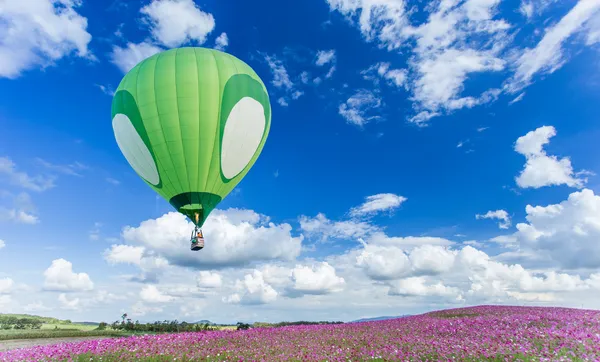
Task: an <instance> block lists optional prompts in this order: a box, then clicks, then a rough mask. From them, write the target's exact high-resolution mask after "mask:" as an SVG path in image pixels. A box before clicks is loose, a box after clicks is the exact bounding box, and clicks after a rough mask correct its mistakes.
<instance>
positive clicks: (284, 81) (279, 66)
mask: <svg viewBox="0 0 600 362" xmlns="http://www.w3.org/2000/svg"><path fill="white" fill-rule="evenodd" d="M265 60H266V61H267V64H268V65H269V68H271V73H272V74H273V81H272V83H273V85H274V86H275V87H276V88H284V89H286V90H290V89H292V88H293V86H294V83H292V81H291V80H290V76H289V75H288V72H287V70H286V69H285V66H284V65H283V62H282V61H281V60H279V59H277V58H276V57H275V56H271V55H267V56H265Z"/></svg>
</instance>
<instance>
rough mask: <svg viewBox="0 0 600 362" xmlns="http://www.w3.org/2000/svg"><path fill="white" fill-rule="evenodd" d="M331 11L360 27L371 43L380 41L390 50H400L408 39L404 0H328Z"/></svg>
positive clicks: (381, 44)
mask: <svg viewBox="0 0 600 362" xmlns="http://www.w3.org/2000/svg"><path fill="white" fill-rule="evenodd" d="M326 1H327V3H328V4H329V7H330V8H331V10H337V11H339V12H340V13H342V14H343V15H345V16H346V17H347V18H348V19H349V20H354V19H357V23H358V26H359V28H360V31H361V33H362V34H363V36H364V37H365V39H366V40H367V41H369V42H371V41H375V40H376V41H378V42H379V44H380V46H381V47H386V48H387V49H388V50H393V49H397V48H399V47H400V46H401V45H402V43H403V41H404V40H405V39H406V32H405V26H406V25H408V19H407V17H406V11H405V6H404V1H402V0H326Z"/></svg>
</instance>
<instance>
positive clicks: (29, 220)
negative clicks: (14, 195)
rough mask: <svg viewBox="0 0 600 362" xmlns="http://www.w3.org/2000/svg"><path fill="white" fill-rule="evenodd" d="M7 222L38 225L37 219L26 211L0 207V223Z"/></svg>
mask: <svg viewBox="0 0 600 362" xmlns="http://www.w3.org/2000/svg"><path fill="white" fill-rule="evenodd" d="M3 220H8V221H13V222H16V223H20V224H30V225H33V224H37V223H39V221H40V220H39V218H38V217H37V216H35V215H33V214H31V213H29V212H27V211H23V210H16V209H6V208H2V207H0V221H3Z"/></svg>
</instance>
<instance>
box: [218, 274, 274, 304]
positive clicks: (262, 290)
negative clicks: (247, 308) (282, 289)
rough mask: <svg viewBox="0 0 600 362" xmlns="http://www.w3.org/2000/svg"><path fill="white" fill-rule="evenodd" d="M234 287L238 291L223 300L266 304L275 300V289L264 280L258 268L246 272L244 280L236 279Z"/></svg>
mask: <svg viewBox="0 0 600 362" xmlns="http://www.w3.org/2000/svg"><path fill="white" fill-rule="evenodd" d="M235 288H236V289H237V290H238V292H237V293H233V294H231V295H229V296H227V297H224V298H223V301H224V302H226V303H233V304H247V305H253V304H266V303H270V302H273V301H275V300H276V299H277V295H278V293H277V291H275V289H273V287H272V286H271V285H269V284H267V283H266V282H265V280H264V279H263V275H262V273H261V272H260V271H259V270H254V271H253V272H252V274H246V275H245V276H244V280H237V281H236V284H235Z"/></svg>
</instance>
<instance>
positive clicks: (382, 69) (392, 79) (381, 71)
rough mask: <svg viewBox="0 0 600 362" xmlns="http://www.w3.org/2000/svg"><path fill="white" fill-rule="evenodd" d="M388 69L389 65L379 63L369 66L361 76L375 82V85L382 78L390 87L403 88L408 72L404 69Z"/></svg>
mask: <svg viewBox="0 0 600 362" xmlns="http://www.w3.org/2000/svg"><path fill="white" fill-rule="evenodd" d="M390 67H391V64H390V63H389V62H381V63H377V64H375V65H372V66H370V67H369V68H368V69H366V70H363V71H362V72H361V74H362V75H363V78H365V79H367V80H372V81H373V82H375V84H378V83H379V78H382V79H384V80H386V81H387V82H388V84H390V85H393V86H396V87H402V86H404V85H405V83H406V78H407V76H408V71H407V70H406V69H390ZM374 73H376V74H374ZM378 77H379V78H378Z"/></svg>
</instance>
